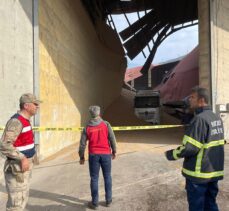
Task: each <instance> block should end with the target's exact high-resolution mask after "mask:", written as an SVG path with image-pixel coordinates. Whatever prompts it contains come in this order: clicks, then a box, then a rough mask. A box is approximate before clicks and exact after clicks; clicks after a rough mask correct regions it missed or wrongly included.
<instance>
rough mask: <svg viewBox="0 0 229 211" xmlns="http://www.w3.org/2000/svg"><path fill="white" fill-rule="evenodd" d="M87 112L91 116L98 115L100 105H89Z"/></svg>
mask: <svg viewBox="0 0 229 211" xmlns="http://www.w3.org/2000/svg"><path fill="white" fill-rule="evenodd" d="M89 113H90V115H91V117H92V118H96V117H97V116H99V115H100V107H99V106H97V105H92V106H90V107H89Z"/></svg>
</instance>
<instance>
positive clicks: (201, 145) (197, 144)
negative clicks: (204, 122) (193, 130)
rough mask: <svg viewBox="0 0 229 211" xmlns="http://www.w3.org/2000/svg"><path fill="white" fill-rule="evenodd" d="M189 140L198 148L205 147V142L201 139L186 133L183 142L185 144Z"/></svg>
mask: <svg viewBox="0 0 229 211" xmlns="http://www.w3.org/2000/svg"><path fill="white" fill-rule="evenodd" d="M187 142H188V143H190V144H192V145H194V146H196V147H198V148H202V147H203V144H201V143H200V142H199V141H197V140H195V139H194V138H191V137H190V136H187V135H184V138H183V144H184V145H185V144H186V143H187Z"/></svg>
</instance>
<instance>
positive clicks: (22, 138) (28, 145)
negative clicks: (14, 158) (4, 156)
mask: <svg viewBox="0 0 229 211" xmlns="http://www.w3.org/2000/svg"><path fill="white" fill-rule="evenodd" d="M12 118H16V119H18V120H19V121H20V122H21V124H22V131H21V133H20V135H19V136H18V137H17V139H16V140H15V142H14V144H13V145H14V147H16V148H17V150H19V151H20V152H21V153H23V154H24V155H25V156H26V157H27V158H30V157H33V156H34V154H35V145H34V136H33V131H32V127H31V124H30V122H29V120H28V119H25V118H24V117H23V116H21V115H19V114H15V115H14V116H13V117H12Z"/></svg>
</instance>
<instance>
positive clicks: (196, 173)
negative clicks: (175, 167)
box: [182, 168, 224, 179]
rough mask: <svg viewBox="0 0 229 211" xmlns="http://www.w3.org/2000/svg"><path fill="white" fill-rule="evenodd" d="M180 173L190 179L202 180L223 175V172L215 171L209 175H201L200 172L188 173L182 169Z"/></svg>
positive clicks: (188, 171)
mask: <svg viewBox="0 0 229 211" xmlns="http://www.w3.org/2000/svg"><path fill="white" fill-rule="evenodd" d="M182 172H183V173H185V174H187V175H189V176H192V177H198V178H204V179H210V178H213V177H220V176H223V175H224V172H223V171H215V172H211V173H201V172H195V171H190V170H188V169H185V168H183V169H182Z"/></svg>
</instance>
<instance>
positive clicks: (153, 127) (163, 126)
mask: <svg viewBox="0 0 229 211" xmlns="http://www.w3.org/2000/svg"><path fill="white" fill-rule="evenodd" d="M183 126H184V125H146V126H119V127H118V126H115V127H112V129H113V130H114V131H124V130H151V129H162V128H174V127H183ZM2 130H4V127H0V131H2ZM82 130H83V127H33V131H35V132H37V131H38V132H40V131H82Z"/></svg>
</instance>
